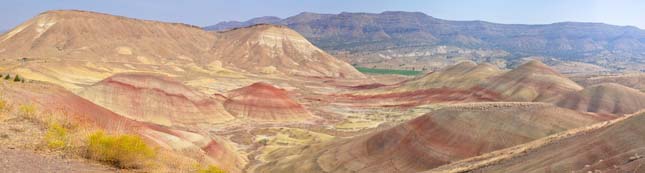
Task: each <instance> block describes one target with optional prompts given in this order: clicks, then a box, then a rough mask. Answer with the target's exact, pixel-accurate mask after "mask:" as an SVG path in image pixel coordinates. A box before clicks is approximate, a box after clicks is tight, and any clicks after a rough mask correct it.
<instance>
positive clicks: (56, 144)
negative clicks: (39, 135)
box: [45, 123, 69, 149]
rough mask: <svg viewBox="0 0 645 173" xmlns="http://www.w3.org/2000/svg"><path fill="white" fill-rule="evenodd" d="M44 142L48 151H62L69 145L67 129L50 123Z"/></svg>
mask: <svg viewBox="0 0 645 173" xmlns="http://www.w3.org/2000/svg"><path fill="white" fill-rule="evenodd" d="M45 142H47V147H49V148H50V149H64V148H66V147H67V146H68V144H69V137H68V132H67V128H65V127H63V126H62V125H60V124H59V123H52V124H50V125H49V128H48V129H47V133H46V134H45Z"/></svg>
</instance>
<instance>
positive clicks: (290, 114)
mask: <svg viewBox="0 0 645 173" xmlns="http://www.w3.org/2000/svg"><path fill="white" fill-rule="evenodd" d="M226 95H227V97H228V99H227V100H226V101H225V102H224V106H225V107H226V110H228V111H229V112H231V114H233V115H235V116H236V117H241V118H247V119H251V120H258V121H302V120H307V119H311V118H313V115H312V114H311V113H310V112H309V111H307V110H306V109H305V108H304V107H303V106H302V105H300V104H299V103H298V102H296V101H295V100H293V99H291V98H290V97H289V95H288V92H287V91H286V90H284V89H280V88H276V87H274V86H273V85H271V84H267V83H263V82H258V83H254V84H252V85H249V86H246V87H243V88H239V89H236V90H232V91H230V92H228V93H227V94H226Z"/></svg>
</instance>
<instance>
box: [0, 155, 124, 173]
mask: <svg viewBox="0 0 645 173" xmlns="http://www.w3.org/2000/svg"><path fill="white" fill-rule="evenodd" d="M0 156H2V157H0V172H13V173H21V172H24V173H32V172H70V173H71V172H95V173H96V172H116V170H114V169H113V168H109V167H106V166H102V165H98V164H93V163H87V162H83V161H80V160H66V159H61V158H55V157H53V156H43V155H39V154H36V153H33V152H31V151H25V150H17V149H0Z"/></svg>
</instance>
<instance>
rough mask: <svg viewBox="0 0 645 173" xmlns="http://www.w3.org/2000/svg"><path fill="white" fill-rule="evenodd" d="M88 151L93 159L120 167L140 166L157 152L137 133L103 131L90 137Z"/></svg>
mask: <svg viewBox="0 0 645 173" xmlns="http://www.w3.org/2000/svg"><path fill="white" fill-rule="evenodd" d="M87 142H88V144H87V152H88V156H89V157H90V158H91V159H95V160H98V161H103V162H106V163H109V164H111V165H114V166H116V167H119V168H139V167H142V166H144V165H145V164H146V163H147V162H148V161H150V160H151V159H152V158H154V155H155V152H154V150H153V149H152V148H151V147H149V146H148V145H147V144H146V143H145V142H144V141H143V139H141V138H140V137H139V136H136V135H127V134H126V135H106V134H105V133H104V132H102V131H98V132H95V133H92V134H91V135H90V136H89V137H88V141H87Z"/></svg>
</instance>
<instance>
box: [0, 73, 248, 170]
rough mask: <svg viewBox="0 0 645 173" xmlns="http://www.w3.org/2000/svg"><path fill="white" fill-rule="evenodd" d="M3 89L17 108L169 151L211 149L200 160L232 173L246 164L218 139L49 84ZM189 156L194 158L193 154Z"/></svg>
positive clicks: (5, 84) (6, 84) (4, 86)
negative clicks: (58, 115) (29, 107)
mask: <svg viewBox="0 0 645 173" xmlns="http://www.w3.org/2000/svg"><path fill="white" fill-rule="evenodd" d="M0 86H1V87H2V90H3V91H6V92H3V93H4V97H5V99H7V98H8V99H10V100H11V101H12V103H13V104H16V105H19V104H35V105H36V107H37V109H38V110H39V111H42V112H62V113H64V114H65V115H67V116H68V117H67V118H70V120H76V121H78V122H81V123H83V124H87V125H90V126H95V127H99V128H101V129H106V130H107V131H119V132H126V133H128V132H129V133H136V134H139V135H141V136H143V137H144V138H145V139H146V140H148V141H150V142H153V143H155V144H156V145H157V146H160V147H162V148H166V149H171V150H173V149H175V150H177V149H185V150H189V149H190V147H194V148H196V149H197V150H200V148H208V150H203V153H201V152H197V153H198V154H197V155H203V156H199V157H200V158H201V157H204V158H209V159H210V160H209V161H210V162H214V163H215V164H218V165H219V166H221V167H222V168H224V169H227V170H229V171H231V172H239V171H240V168H241V167H242V165H239V164H240V163H242V162H243V161H242V160H243V159H242V158H241V157H239V156H238V155H237V154H236V152H235V151H234V150H233V149H232V148H230V147H229V146H227V145H224V144H221V145H217V144H218V143H217V142H215V139H211V138H209V137H205V136H203V135H199V134H195V133H191V132H185V131H179V130H174V129H171V128H169V127H165V126H160V125H155V124H151V123H145V122H139V121H134V120H131V119H128V118H125V117H123V116H121V115H119V114H116V113H114V112H112V111H110V110H107V109H105V108H103V107H101V106H98V105H96V104H94V103H92V102H90V101H88V100H85V99H84V98H81V97H79V96H77V95H75V94H73V93H71V92H69V91H67V90H65V89H64V88H62V87H58V86H55V85H52V84H45V83H12V82H2V84H0ZM196 136H201V137H202V138H201V139H200V140H196V139H195V138H196ZM178 140H181V141H185V142H186V143H188V144H191V145H192V146H175V144H176V143H177V142H179V141H178ZM178 147H179V148H178ZM199 153H201V154H199ZM186 154H189V155H190V154H191V153H186ZM192 154H194V153H192Z"/></svg>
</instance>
